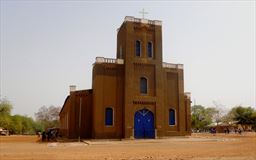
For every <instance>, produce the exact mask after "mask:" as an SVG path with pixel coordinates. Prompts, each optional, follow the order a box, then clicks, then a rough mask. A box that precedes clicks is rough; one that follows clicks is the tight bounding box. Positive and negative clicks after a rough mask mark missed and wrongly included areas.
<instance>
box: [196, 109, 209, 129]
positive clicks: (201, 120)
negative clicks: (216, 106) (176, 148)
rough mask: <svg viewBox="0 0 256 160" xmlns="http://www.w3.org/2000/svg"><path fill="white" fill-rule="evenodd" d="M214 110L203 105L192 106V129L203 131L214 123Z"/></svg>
mask: <svg viewBox="0 0 256 160" xmlns="http://www.w3.org/2000/svg"><path fill="white" fill-rule="evenodd" d="M212 112H213V109H211V108H206V107H204V106H201V105H195V106H192V128H194V129H201V128H205V127H206V126H207V125H209V124H211V123H212V115H211V113H212Z"/></svg>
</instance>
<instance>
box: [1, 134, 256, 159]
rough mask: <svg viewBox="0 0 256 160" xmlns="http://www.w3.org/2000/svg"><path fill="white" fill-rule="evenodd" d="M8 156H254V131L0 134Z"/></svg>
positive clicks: (206, 157)
mask: <svg viewBox="0 0 256 160" xmlns="http://www.w3.org/2000/svg"><path fill="white" fill-rule="evenodd" d="M10 159H11V160H16V159H26V160H29V159H39V160H48V159H52V160H53V159H54V160H58V159H65V160H66V159H68V160H72V159H77V160H78V159H79V160H80V159H87V160H256V133H244V134H243V135H237V134H229V135H225V134H217V135H216V136H213V135H210V134H193V135H192V136H190V137H171V138H165V139H152V140H121V141H119V140H85V141H83V142H80V143H79V142H65V143H64V142H51V143H39V142H38V138H37V136H0V160H10Z"/></svg>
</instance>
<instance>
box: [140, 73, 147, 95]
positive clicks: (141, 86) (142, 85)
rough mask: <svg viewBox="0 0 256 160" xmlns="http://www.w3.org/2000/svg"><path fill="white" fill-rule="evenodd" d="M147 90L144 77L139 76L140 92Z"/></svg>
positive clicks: (144, 92)
mask: <svg viewBox="0 0 256 160" xmlns="http://www.w3.org/2000/svg"><path fill="white" fill-rule="evenodd" d="M147 92H148V82H147V79H146V78H144V77H141V78H140V93H142V94H147Z"/></svg>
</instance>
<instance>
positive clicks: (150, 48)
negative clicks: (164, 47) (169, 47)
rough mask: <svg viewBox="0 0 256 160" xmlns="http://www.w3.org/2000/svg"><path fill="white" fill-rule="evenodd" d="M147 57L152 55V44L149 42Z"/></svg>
mask: <svg viewBox="0 0 256 160" xmlns="http://www.w3.org/2000/svg"><path fill="white" fill-rule="evenodd" d="M148 57H150V58H152V57H153V44H152V43H151V42H148Z"/></svg>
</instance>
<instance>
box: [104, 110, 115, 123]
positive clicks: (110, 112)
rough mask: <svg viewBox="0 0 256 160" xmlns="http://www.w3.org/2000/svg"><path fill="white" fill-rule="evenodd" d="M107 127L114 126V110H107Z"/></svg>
mask: <svg viewBox="0 0 256 160" xmlns="http://www.w3.org/2000/svg"><path fill="white" fill-rule="evenodd" d="M105 125H106V126H112V125H113V109H112V108H106V110H105Z"/></svg>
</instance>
